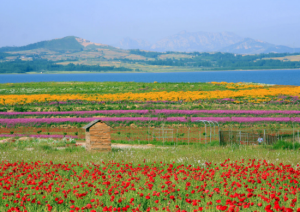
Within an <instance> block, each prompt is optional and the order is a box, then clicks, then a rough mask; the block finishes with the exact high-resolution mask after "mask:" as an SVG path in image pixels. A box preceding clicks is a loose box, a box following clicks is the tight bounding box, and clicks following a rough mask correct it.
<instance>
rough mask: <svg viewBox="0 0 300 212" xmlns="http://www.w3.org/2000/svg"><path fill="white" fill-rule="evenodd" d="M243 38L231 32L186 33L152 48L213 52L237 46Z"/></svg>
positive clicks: (157, 43)
mask: <svg viewBox="0 0 300 212" xmlns="http://www.w3.org/2000/svg"><path fill="white" fill-rule="evenodd" d="M241 40H243V38H241V37H239V36H238V35H235V34H233V33H229V32H221V33H214V32H186V31H182V32H180V33H178V34H176V35H172V36H169V37H167V38H164V39H161V40H159V41H158V42H156V43H155V44H153V45H152V46H151V50H152V51H184V52H193V51H198V52H211V51H217V50H219V49H221V48H223V47H226V46H229V45H232V44H235V43H237V42H239V41H241Z"/></svg>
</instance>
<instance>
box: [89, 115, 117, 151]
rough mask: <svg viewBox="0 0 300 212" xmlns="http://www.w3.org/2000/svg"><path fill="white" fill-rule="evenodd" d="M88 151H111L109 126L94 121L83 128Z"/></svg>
mask: <svg viewBox="0 0 300 212" xmlns="http://www.w3.org/2000/svg"><path fill="white" fill-rule="evenodd" d="M83 129H85V142H86V149H87V150H88V151H111V139H110V126H108V125H107V124H105V123H104V122H103V121H100V120H95V121H92V122H91V123H89V124H87V125H85V126H84V127H83Z"/></svg>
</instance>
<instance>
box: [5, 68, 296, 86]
mask: <svg viewBox="0 0 300 212" xmlns="http://www.w3.org/2000/svg"><path fill="white" fill-rule="evenodd" d="M49 81H54V82H64V81H94V82H105V81H134V82H154V81H157V82H211V81H217V82H219V81H226V82H257V83H268V84H280V85H300V70H269V71H212V72H174V73H124V74H121V73H109V74H20V75H13V74H5V75H2V74H1V75H0V83H16V82H49Z"/></svg>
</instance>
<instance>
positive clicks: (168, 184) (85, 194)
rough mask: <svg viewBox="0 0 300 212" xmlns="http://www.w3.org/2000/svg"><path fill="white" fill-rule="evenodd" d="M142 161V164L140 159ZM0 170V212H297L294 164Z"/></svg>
mask: <svg viewBox="0 0 300 212" xmlns="http://www.w3.org/2000/svg"><path fill="white" fill-rule="evenodd" d="M144 162H145V160H144ZM144 162H142V161H141V164H138V165H132V164H130V163H126V162H123V163H117V162H105V161H103V162H102V163H90V164H80V163H78V162H68V161H66V162H65V163H52V161H50V162H43V161H35V162H31V163H27V162H13V163H12V162H5V161H3V162H2V163H1V164H0V175H1V178H0V194H1V196H2V198H1V199H0V209H1V211H94V212H95V211H300V204H299V200H298V197H299V192H300V189H299V187H298V186H299V178H300V169H299V166H297V167H291V166H290V165H285V164H280V165H274V164H272V163H268V162H267V161H265V160H263V161H261V160H249V161H248V160H240V161H231V160H229V159H228V160H225V161H224V162H223V163H220V164H218V165H217V164H212V163H205V164H203V165H202V166H198V167H194V166H190V165H183V164H178V163H169V164H166V163H161V162H154V163H152V164H145V163H144Z"/></svg>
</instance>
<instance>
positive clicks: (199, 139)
mask: <svg viewBox="0 0 300 212" xmlns="http://www.w3.org/2000/svg"><path fill="white" fill-rule="evenodd" d="M200 143H201V129H200V130H199V146H200Z"/></svg>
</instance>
